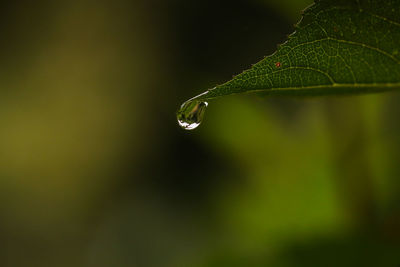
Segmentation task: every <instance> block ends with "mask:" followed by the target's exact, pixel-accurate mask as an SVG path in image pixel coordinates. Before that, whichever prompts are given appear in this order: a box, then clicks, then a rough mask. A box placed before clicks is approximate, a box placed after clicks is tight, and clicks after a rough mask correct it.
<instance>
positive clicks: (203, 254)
mask: <svg viewBox="0 0 400 267" xmlns="http://www.w3.org/2000/svg"><path fill="white" fill-rule="evenodd" d="M310 3H311V0H308V1H307V0H303V1H299V0H297V1H295V0H280V1H274V0H242V1H227V0H223V1H211V0H203V1H185V0H171V1H162V0H150V1H145V0H142V1H127V0H114V1H94V0H80V1H74V0H73V1H50V0H49V1H28V0H25V1H14V2H13V1H3V2H2V3H1V8H0V10H1V14H0V40H1V42H0V48H1V49H0V62H1V63H0V125H1V126H0V127H1V128H0V148H1V149H0V266H5V267H8V266H45V267H46V266H96V267H97V266H99V267H102V266H139V267H141V266H144V267H147V266H149V267H152V266H199V267H200V266H399V264H400V253H399V252H400V179H399V176H400V162H399V159H400V138H399V136H400V127H399V126H398V123H396V118H398V117H399V115H400V109H399V105H398V103H399V101H400V95H399V94H398V93H387V94H375V95H366V96H351V97H340V98H339V97H338V98H335V97H333V98H301V99H290V98H267V99H259V98H256V97H251V96H239V97H227V98H225V99H221V100H216V101H214V102H212V103H210V107H209V108H208V111H207V114H206V117H205V120H204V122H203V125H201V126H200V127H199V128H198V129H197V130H195V131H192V132H185V131H184V130H182V129H180V128H179V126H178V125H177V123H176V118H175V111H176V110H177V108H178V107H179V106H180V104H181V103H182V102H183V101H185V100H187V99H188V98H190V97H193V96H194V95H197V94H199V93H201V92H203V91H204V90H206V89H208V88H212V87H214V86H215V85H216V84H219V83H222V82H225V81H227V80H229V79H230V78H231V77H232V75H234V74H238V73H240V72H241V71H242V70H244V69H247V68H249V67H250V66H251V64H253V63H256V62H257V61H259V60H261V59H262V58H263V57H264V56H267V55H269V54H271V53H272V52H274V50H275V48H276V45H277V44H279V43H282V42H284V41H285V39H286V35H287V34H289V33H291V32H292V31H293V24H294V23H295V22H296V21H297V20H298V19H299V18H300V11H301V10H302V9H303V8H305V7H306V6H307V5H309V4H310Z"/></svg>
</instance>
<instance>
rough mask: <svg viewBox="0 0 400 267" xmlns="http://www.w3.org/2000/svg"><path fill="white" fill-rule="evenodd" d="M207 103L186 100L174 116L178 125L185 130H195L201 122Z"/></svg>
mask: <svg viewBox="0 0 400 267" xmlns="http://www.w3.org/2000/svg"><path fill="white" fill-rule="evenodd" d="M207 106H208V103H207V102H202V101H196V100H188V101H186V102H185V103H183V104H182V106H181V108H180V109H179V111H178V112H177V114H176V116H177V119H178V123H179V125H180V126H181V127H182V128H183V129H185V130H194V129H196V128H197V127H198V126H199V125H200V124H201V122H202V121H203V117H204V112H205V111H206V108H207Z"/></svg>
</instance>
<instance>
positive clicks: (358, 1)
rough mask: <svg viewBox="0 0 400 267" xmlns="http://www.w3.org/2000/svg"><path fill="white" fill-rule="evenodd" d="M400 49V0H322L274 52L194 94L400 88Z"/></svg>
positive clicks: (208, 96)
mask: <svg viewBox="0 0 400 267" xmlns="http://www.w3.org/2000/svg"><path fill="white" fill-rule="evenodd" d="M399 50H400V1H399V0H385V1H384V0H336V1H334V0H320V1H316V2H315V3H314V4H313V5H312V6H310V7H309V8H307V9H306V11H304V13H303V18H302V19H301V21H300V22H299V23H298V24H297V25H296V31H295V32H294V33H293V34H291V35H290V36H289V37H288V40H287V41H286V42H285V43H284V44H282V45H280V46H279V47H278V50H277V51H276V52H275V53H274V54H272V55H271V56H268V57H266V58H264V59H263V60H262V61H260V62H259V63H257V64H255V65H253V67H252V68H251V69H250V70H247V71H245V72H243V73H242V74H240V75H238V76H236V77H235V78H233V80H231V81H229V82H227V83H225V84H222V85H219V86H217V87H215V88H213V89H210V90H208V91H207V92H205V93H203V94H201V95H199V96H197V97H195V98H193V99H192V100H197V101H205V100H209V99H213V98H217V97H221V96H226V95H231V94H241V93H257V94H262V95H312V96H317V95H328V94H349V93H352V94H354V93H368V92H382V91H388V90H397V89H400V52H399Z"/></svg>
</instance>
